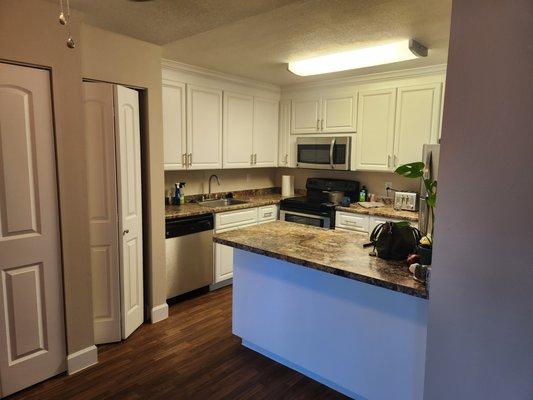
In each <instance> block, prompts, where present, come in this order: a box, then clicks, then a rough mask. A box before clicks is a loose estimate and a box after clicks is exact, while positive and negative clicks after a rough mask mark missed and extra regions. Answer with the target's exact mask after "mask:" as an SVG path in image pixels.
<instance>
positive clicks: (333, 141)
mask: <svg viewBox="0 0 533 400" xmlns="http://www.w3.org/2000/svg"><path fill="white" fill-rule="evenodd" d="M350 144H351V138H350V137H349V136H336V137H334V136H331V137H299V138H297V139H296V166H297V167H298V168H314V169H336V170H345V171H347V170H349V169H350V147H351V146H350Z"/></svg>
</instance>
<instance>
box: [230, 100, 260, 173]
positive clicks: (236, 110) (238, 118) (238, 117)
mask: <svg viewBox="0 0 533 400" xmlns="http://www.w3.org/2000/svg"><path fill="white" fill-rule="evenodd" d="M253 127H254V98H253V97H252V96H247V95H243V94H237V93H230V92H224V135H223V137H224V152H223V154H224V157H223V162H224V168H249V167H250V166H251V165H252V164H253V158H252V153H253V149H252V134H253Z"/></svg>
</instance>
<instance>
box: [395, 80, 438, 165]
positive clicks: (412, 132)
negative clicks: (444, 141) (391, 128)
mask: <svg viewBox="0 0 533 400" xmlns="http://www.w3.org/2000/svg"><path fill="white" fill-rule="evenodd" d="M441 86H442V85H441V83H433V84H428V85H418V86H409V87H401V88H399V89H398V102H397V103H398V104H397V107H396V110H397V111H396V132H395V135H394V167H398V166H400V165H402V164H407V163H411V162H415V161H420V157H421V155H422V146H423V145H424V144H426V143H437V141H438V136H439V127H440V121H439V119H440V118H439V116H440V97H441V94H440V92H441Z"/></svg>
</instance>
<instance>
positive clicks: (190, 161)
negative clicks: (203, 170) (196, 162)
mask: <svg viewBox="0 0 533 400" xmlns="http://www.w3.org/2000/svg"><path fill="white" fill-rule="evenodd" d="M188 160H189V167H190V166H191V165H192V153H189V157H188Z"/></svg>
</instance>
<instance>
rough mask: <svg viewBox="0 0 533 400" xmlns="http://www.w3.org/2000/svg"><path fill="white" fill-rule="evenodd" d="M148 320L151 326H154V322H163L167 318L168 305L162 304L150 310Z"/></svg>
mask: <svg viewBox="0 0 533 400" xmlns="http://www.w3.org/2000/svg"><path fill="white" fill-rule="evenodd" d="M151 314H152V315H151V318H150V320H151V321H152V324H155V323H156V322H159V321H163V320H164V319H167V318H168V304H167V303H163V304H160V305H158V306H155V307H153V308H152V313H151Z"/></svg>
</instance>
